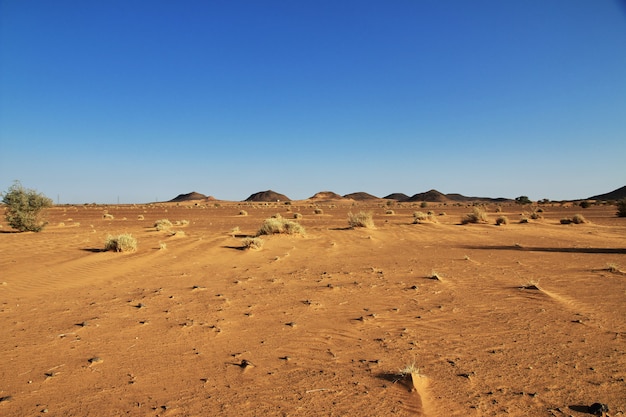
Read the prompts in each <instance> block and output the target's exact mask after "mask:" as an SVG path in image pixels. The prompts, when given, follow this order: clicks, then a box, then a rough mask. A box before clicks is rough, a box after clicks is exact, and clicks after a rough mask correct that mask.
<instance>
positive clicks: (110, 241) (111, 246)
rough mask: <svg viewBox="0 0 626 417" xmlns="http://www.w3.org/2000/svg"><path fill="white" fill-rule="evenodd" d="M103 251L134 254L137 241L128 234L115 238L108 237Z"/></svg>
mask: <svg viewBox="0 0 626 417" xmlns="http://www.w3.org/2000/svg"><path fill="white" fill-rule="evenodd" d="M104 250H105V251H110V250H112V251H114V252H135V251H136V250H137V239H135V238H134V237H133V236H132V235H130V234H128V233H125V234H121V235H117V236H111V235H109V236H107V240H106V242H105V243H104Z"/></svg>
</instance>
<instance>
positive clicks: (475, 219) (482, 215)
mask: <svg viewBox="0 0 626 417" xmlns="http://www.w3.org/2000/svg"><path fill="white" fill-rule="evenodd" d="M487 222H489V217H488V216H487V212H486V211H485V210H484V209H483V208H480V207H474V209H473V210H472V212H471V213H467V214H466V215H465V216H464V217H463V218H462V219H461V224H468V223H487Z"/></svg>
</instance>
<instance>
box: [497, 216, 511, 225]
mask: <svg viewBox="0 0 626 417" xmlns="http://www.w3.org/2000/svg"><path fill="white" fill-rule="evenodd" d="M507 224H509V218H508V217H506V216H498V218H497V219H496V225H498V226H502V225H507Z"/></svg>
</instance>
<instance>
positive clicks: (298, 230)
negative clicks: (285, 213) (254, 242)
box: [257, 216, 304, 236]
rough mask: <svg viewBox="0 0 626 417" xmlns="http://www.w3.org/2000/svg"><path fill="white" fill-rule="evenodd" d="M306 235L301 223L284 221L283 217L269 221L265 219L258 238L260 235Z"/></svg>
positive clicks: (271, 218)
mask: <svg viewBox="0 0 626 417" xmlns="http://www.w3.org/2000/svg"><path fill="white" fill-rule="evenodd" d="M280 233H284V234H288V235H295V234H300V235H303V234H304V227H302V225H301V224H300V223H297V222H294V221H291V220H287V219H283V218H282V217H280V216H279V217H270V218H269V219H265V220H264V221H263V224H262V225H261V228H260V229H259V231H258V232H257V236H260V235H274V234H280Z"/></svg>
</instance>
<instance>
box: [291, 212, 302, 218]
mask: <svg viewBox="0 0 626 417" xmlns="http://www.w3.org/2000/svg"><path fill="white" fill-rule="evenodd" d="M293 218H294V219H301V218H302V214H300V213H293Z"/></svg>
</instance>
